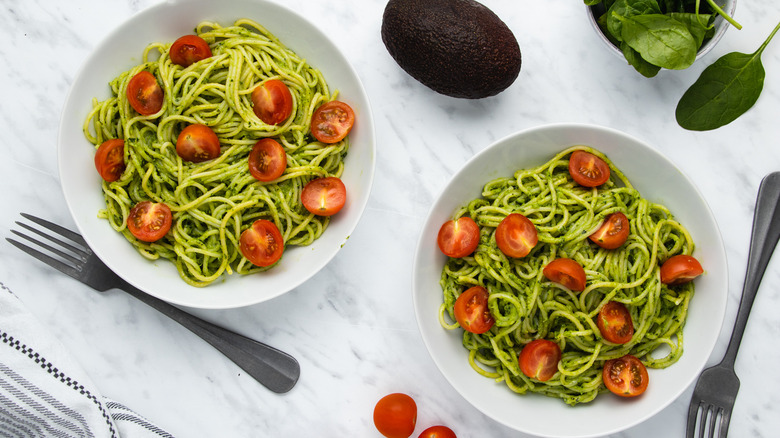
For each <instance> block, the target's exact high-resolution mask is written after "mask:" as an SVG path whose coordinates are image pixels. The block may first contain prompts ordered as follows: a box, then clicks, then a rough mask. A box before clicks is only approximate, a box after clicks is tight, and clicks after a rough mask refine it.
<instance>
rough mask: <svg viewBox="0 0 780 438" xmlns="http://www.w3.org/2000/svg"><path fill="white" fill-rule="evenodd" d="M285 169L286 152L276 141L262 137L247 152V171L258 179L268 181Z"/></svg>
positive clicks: (277, 176)
mask: <svg viewBox="0 0 780 438" xmlns="http://www.w3.org/2000/svg"><path fill="white" fill-rule="evenodd" d="M285 169H287V154H286V153H285V152H284V148H283V147H282V145H280V144H279V142H278V141H276V140H274V139H272V138H262V139H260V140H258V142H257V143H255V145H254V147H252V151H251V152H250V153H249V173H251V174H252V176H253V177H255V179H257V180H258V181H263V182H268V181H273V180H275V179H276V178H279V177H280V176H282V174H283V173H284V170H285Z"/></svg>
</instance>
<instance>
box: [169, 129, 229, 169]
mask: <svg viewBox="0 0 780 438" xmlns="http://www.w3.org/2000/svg"><path fill="white" fill-rule="evenodd" d="M220 152H221V150H220V147H219V137H217V134H215V133H214V131H212V130H211V128H209V127H208V126H206V125H201V124H194V125H189V126H187V127H186V128H184V129H183V130H182V131H181V133H180V134H179V137H178V138H177V139H176V153H177V154H179V156H180V157H181V159H182V160H184V161H191V162H193V163H201V162H203V161H208V160H213V159H215V158H217V157H219V154H220Z"/></svg>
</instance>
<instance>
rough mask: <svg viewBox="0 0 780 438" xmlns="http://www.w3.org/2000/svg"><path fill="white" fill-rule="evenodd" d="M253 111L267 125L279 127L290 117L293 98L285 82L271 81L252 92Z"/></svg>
mask: <svg viewBox="0 0 780 438" xmlns="http://www.w3.org/2000/svg"><path fill="white" fill-rule="evenodd" d="M252 103H253V104H254V106H253V107H252V110H253V111H254V112H255V115H256V116H257V118H259V119H260V120H262V121H263V123H265V124H267V125H278V124H279V123H282V122H284V121H285V120H287V118H288V117H290V114H291V113H292V107H293V98H292V94H291V93H290V89H289V88H287V85H285V84H284V82H282V81H280V80H278V79H271V80H269V81H265V82H263V83H262V84H260V85H258V86H257V87H255V89H254V90H252Z"/></svg>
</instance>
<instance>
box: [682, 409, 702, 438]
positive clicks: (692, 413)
mask: <svg viewBox="0 0 780 438" xmlns="http://www.w3.org/2000/svg"><path fill="white" fill-rule="evenodd" d="M698 414H699V403H695V402H694V401H693V400H691V403H690V404H689V405H688V422H687V423H686V425H685V438H694V436H693V435H694V434H695V433H696V417H698Z"/></svg>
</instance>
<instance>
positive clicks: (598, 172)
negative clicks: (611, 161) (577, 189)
mask: <svg viewBox="0 0 780 438" xmlns="http://www.w3.org/2000/svg"><path fill="white" fill-rule="evenodd" d="M569 174H570V175H571V177H572V179H573V180H574V181H575V182H576V183H577V184H579V185H581V186H585V187H597V186H600V185H602V184H604V183H605V182H607V180H609V174H610V171H609V165H608V164H607V163H606V162H605V161H604V160H602V159H601V158H599V157H597V156H595V155H593V154H591V153H589V152H585V151H574V152H572V154H571V156H570V157H569Z"/></svg>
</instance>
